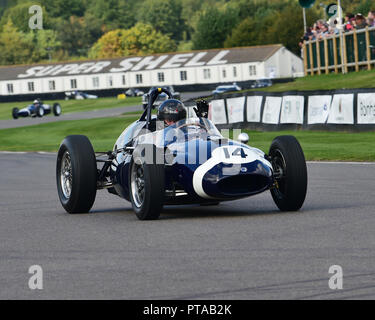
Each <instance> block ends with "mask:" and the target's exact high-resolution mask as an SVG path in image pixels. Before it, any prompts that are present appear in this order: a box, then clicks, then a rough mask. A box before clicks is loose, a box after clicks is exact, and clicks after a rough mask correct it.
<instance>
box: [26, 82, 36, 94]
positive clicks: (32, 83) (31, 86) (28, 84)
mask: <svg viewBox="0 0 375 320" xmlns="http://www.w3.org/2000/svg"><path fill="white" fill-rule="evenodd" d="M27 87H28V89H29V92H34V91H35V88H34V82H28V83H27Z"/></svg>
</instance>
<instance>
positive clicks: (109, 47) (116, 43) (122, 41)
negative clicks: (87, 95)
mask: <svg viewBox="0 0 375 320" xmlns="http://www.w3.org/2000/svg"><path fill="white" fill-rule="evenodd" d="M175 49H176V44H175V42H174V41H173V40H172V39H170V38H169V37H168V36H167V35H163V34H162V33H160V32H158V31H156V30H155V29H154V28H153V27H151V26H150V25H147V24H143V23H137V24H136V25H135V26H134V27H133V28H130V29H127V30H124V29H117V30H113V31H109V32H107V33H106V34H104V35H103V36H102V37H101V38H100V39H99V40H98V41H97V42H96V43H95V44H94V46H93V47H92V49H91V51H90V57H91V58H116V57H122V56H130V55H143V54H153V53H161V52H168V51H173V50H175Z"/></svg>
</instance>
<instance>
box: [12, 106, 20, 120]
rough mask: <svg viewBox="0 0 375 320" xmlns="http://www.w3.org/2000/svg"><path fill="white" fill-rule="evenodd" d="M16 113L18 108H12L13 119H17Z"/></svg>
mask: <svg viewBox="0 0 375 320" xmlns="http://www.w3.org/2000/svg"><path fill="white" fill-rule="evenodd" d="M18 111H20V110H19V109H18V108H13V110H12V117H13V119H18Z"/></svg>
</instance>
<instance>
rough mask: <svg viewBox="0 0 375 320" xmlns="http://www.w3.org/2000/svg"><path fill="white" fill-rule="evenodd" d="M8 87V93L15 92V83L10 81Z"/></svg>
mask: <svg viewBox="0 0 375 320" xmlns="http://www.w3.org/2000/svg"><path fill="white" fill-rule="evenodd" d="M7 88H8V93H13V83H8V84H7Z"/></svg>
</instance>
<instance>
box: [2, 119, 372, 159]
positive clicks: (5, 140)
mask: <svg viewBox="0 0 375 320" xmlns="http://www.w3.org/2000/svg"><path fill="white" fill-rule="evenodd" d="M136 119H138V117H137V116H135V115H126V116H119V117H112V118H100V119H88V120H75V121H59V122H54V123H46V124H40V125H34V126H28V127H22V128H12V129H3V130H0V150H2V151H57V150H58V148H59V145H60V143H61V141H62V140H63V139H64V137H65V136H67V135H71V134H84V135H86V136H88V137H89V138H90V140H91V141H92V143H93V146H94V148H95V150H97V151H106V150H111V149H112V148H113V145H114V143H115V140H116V139H117V137H118V136H119V135H120V134H121V132H122V131H123V130H124V129H125V128H126V127H127V126H128V125H129V124H130V123H132V122H133V121H135V120H136ZM245 131H246V132H247V133H248V134H249V136H250V143H249V144H250V145H252V146H254V147H257V148H259V149H261V150H263V151H265V152H268V149H269V147H270V144H271V142H272V140H273V139H274V138H275V137H276V136H279V135H294V136H295V137H297V139H298V140H299V141H300V143H301V145H302V148H303V150H304V152H305V156H306V159H307V160H327V161H375V148H374V145H375V132H361V133H349V132H323V131H281V132H260V131H249V130H245Z"/></svg>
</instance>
